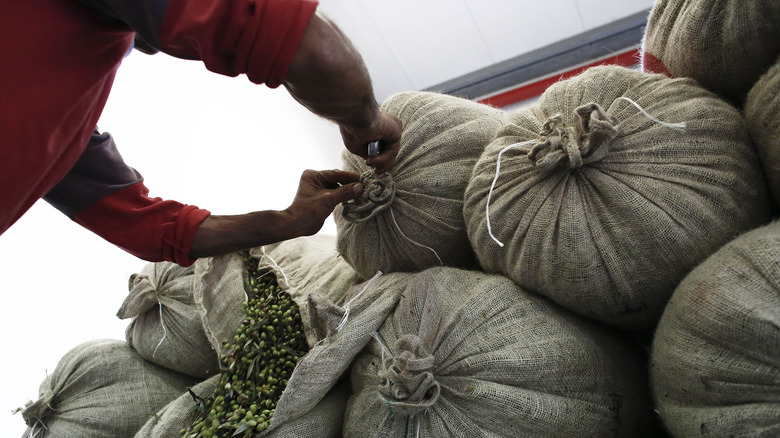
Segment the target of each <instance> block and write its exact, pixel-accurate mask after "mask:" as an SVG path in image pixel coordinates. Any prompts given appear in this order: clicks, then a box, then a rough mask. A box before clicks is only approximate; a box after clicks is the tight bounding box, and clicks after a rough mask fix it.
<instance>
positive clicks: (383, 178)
mask: <svg viewBox="0 0 780 438" xmlns="http://www.w3.org/2000/svg"><path fill="white" fill-rule="evenodd" d="M360 182H361V183H362V184H363V187H364V189H363V194H362V195H361V196H360V197H359V198H356V199H353V200H350V201H347V202H344V203H342V206H343V207H344V211H343V216H344V218H345V219H346V220H348V221H350V222H353V223H360V222H365V221H367V220H369V219H371V218H372V217H374V216H376V215H377V214H379V213H380V212H382V211H384V210H385V209H387V208H388V207H390V204H392V203H393V199H395V181H393V177H392V176H390V174H389V173H383V174H381V175H377V174H376V173H375V172H374V171H372V170H368V171H366V172H363V174H362V175H360Z"/></svg>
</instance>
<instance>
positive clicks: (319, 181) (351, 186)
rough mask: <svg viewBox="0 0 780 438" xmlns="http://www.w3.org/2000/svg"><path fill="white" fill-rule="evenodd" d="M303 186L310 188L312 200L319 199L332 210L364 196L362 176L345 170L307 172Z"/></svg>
mask: <svg viewBox="0 0 780 438" xmlns="http://www.w3.org/2000/svg"><path fill="white" fill-rule="evenodd" d="M301 185H302V186H307V185H308V186H310V187H311V188H312V189H313V191H314V192H313V193H312V194H311V196H312V198H319V199H320V200H322V202H324V203H325V204H327V205H326V206H327V208H330V209H332V208H334V207H335V206H336V205H338V204H340V203H342V202H346V201H349V200H350V199H355V198H356V197H358V196H360V195H362V194H363V184H361V183H360V175H358V174H357V173H354V172H347V171H345V170H337V169H333V170H323V171H315V170H307V171H305V172H304V173H303V175H302V176H301ZM307 192H308V191H304V193H307ZM323 195H324V196H323Z"/></svg>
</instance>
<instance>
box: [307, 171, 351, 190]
mask: <svg viewBox="0 0 780 438" xmlns="http://www.w3.org/2000/svg"><path fill="white" fill-rule="evenodd" d="M307 172H314V173H315V174H316V178H317V180H318V181H319V182H320V184H321V185H322V187H325V188H336V187H338V186H340V185H342V186H343V185H344V184H349V183H355V182H360V175H358V174H357V173H354V172H347V171H346V170H338V169H331V170H321V171H314V170H312V171H307Z"/></svg>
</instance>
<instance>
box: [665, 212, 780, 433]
mask: <svg viewBox="0 0 780 438" xmlns="http://www.w3.org/2000/svg"><path fill="white" fill-rule="evenodd" d="M651 359H652V361H651V365H652V366H651V378H652V387H653V393H654V397H655V400H656V405H657V409H658V411H659V413H660V414H661V417H662V419H663V420H664V423H665V424H666V426H667V427H668V428H669V430H670V431H671V432H672V433H673V434H674V436H679V437H688V436H696V437H735V436H740V437H743V436H744V437H765V438H770V437H777V436H780V379H778V376H780V222H774V223H771V224H769V225H765V226H763V227H761V228H758V229H755V230H753V231H750V232H749V233H746V234H744V235H742V236H740V237H739V238H737V239H735V240H734V241H732V242H730V243H728V244H727V245H726V246H724V247H723V248H722V249H720V250H719V251H718V252H717V253H715V254H714V255H713V256H712V257H710V258H708V259H707V260H706V261H705V262H704V263H702V264H701V265H700V266H698V267H696V269H694V270H693V271H692V272H691V273H690V275H688V276H687V277H686V278H685V280H684V281H683V282H682V283H681V284H680V286H679V287H678V288H677V290H676V291H675V292H674V295H673V296H672V298H671V300H670V301H669V304H668V306H667V307H666V310H665V312H664V314H663V317H662V318H661V320H660V322H659V324H658V330H657V332H656V335H655V339H654V341H653V349H652V357H651Z"/></svg>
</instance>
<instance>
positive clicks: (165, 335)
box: [152, 295, 168, 357]
mask: <svg viewBox="0 0 780 438" xmlns="http://www.w3.org/2000/svg"><path fill="white" fill-rule="evenodd" d="M157 304H158V305H159V306H160V325H161V326H162V329H163V337H162V338H161V339H160V342H158V343H157V346H156V347H154V351H153V352H152V357H155V356H156V355H157V349H158V348H160V346H161V345H162V343H163V341H164V340H165V338H166V337H167V336H168V329H166V328H165V321H163V304H162V301H160V297H159V295H158V296H157Z"/></svg>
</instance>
